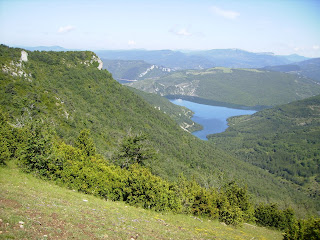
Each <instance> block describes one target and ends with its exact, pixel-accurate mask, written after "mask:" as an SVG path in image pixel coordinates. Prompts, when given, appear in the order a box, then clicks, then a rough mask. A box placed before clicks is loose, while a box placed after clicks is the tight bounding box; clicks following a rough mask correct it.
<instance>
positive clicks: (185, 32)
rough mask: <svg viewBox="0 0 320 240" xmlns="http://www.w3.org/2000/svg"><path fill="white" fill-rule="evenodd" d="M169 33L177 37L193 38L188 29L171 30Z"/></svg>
mask: <svg viewBox="0 0 320 240" xmlns="http://www.w3.org/2000/svg"><path fill="white" fill-rule="evenodd" d="M169 32H171V33H173V34H175V35H178V36H185V37H188V36H192V33H191V32H189V31H188V30H187V29H186V28H181V29H179V30H177V29H171V30H170V31H169Z"/></svg>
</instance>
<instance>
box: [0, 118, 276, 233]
mask: <svg viewBox="0 0 320 240" xmlns="http://www.w3.org/2000/svg"><path fill="white" fill-rule="evenodd" d="M0 115H1V119H2V121H1V126H3V127H2V128H1V132H8V131H9V130H10V129H11V128H13V127H11V126H10V125H9V124H8V123H7V122H6V121H5V118H4V117H2V116H3V114H2V113H1V114H0ZM20 130H21V131H23V134H21V135H20V138H16V146H17V149H18V150H17V151H15V154H14V155H13V156H12V157H11V158H17V159H18V163H19V165H20V167H22V169H24V170H25V171H27V172H30V173H34V174H36V175H37V176H40V177H43V178H47V179H52V180H54V181H56V182H57V183H59V184H62V185H64V186H67V187H68V188H71V189H75V190H78V191H81V192H84V193H87V194H93V195H95V196H98V197H102V198H104V199H110V200H116V201H125V202H127V203H128V204H131V205H135V206H139V207H143V208H147V209H152V210H155V211H172V212H178V213H187V214H193V215H196V216H206V217H209V218H219V219H220V221H223V222H225V223H227V224H232V225H239V224H241V223H243V222H244V221H254V211H253V209H254V208H253V204H252V202H251V200H250V198H249V195H248V192H247V190H246V188H242V187H239V185H238V184H237V183H235V182H231V183H229V184H227V185H225V186H224V187H222V188H221V189H220V190H218V189H214V188H210V189H206V188H203V187H201V186H200V185H199V184H198V183H196V182H195V180H194V179H193V180H191V181H190V180H187V179H186V178H185V177H184V176H183V175H181V176H180V178H179V180H178V182H175V183H172V182H168V181H166V180H164V179H161V178H160V177H158V176H155V175H153V174H152V173H151V172H150V170H149V169H147V168H145V167H143V166H141V165H139V163H138V162H132V163H131V164H129V165H127V166H126V167H124V168H121V167H120V166H116V165H114V164H112V163H110V162H108V161H107V160H105V159H104V158H103V157H102V156H101V155H99V154H96V153H95V152H94V151H93V149H95V146H94V145H93V144H92V139H91V138H90V135H89V131H87V130H84V131H81V133H80V134H79V137H78V139H77V140H76V141H75V143H76V144H75V145H76V146H71V145H68V144H66V143H64V142H63V141H61V140H60V139H59V138H57V137H56V136H55V135H53V132H52V131H51V130H50V127H47V125H46V124H45V123H43V124H42V123H36V124H31V125H29V126H25V127H24V128H22V129H20ZM129 138H130V137H128V139H129ZM131 138H132V139H136V136H132V137H131ZM8 139H10V138H8ZM128 139H125V140H124V142H125V143H124V145H125V146H127V148H132V150H135V149H137V148H136V147H137V146H140V148H141V151H144V148H143V147H142V146H141V145H140V144H142V143H139V144H138V145H135V144H133V145H126V143H127V142H128ZM5 140H7V139H5ZM129 142H131V143H132V142H134V141H129ZM88 149H89V150H88ZM129 152H131V153H132V151H129ZM136 154H137V155H136V156H139V154H140V152H136ZM136 156H134V154H133V155H131V157H132V159H135V157H136ZM9 159H10V158H9ZM260 223H261V224H262V225H267V224H264V223H263V222H260ZM275 227H278V226H275Z"/></svg>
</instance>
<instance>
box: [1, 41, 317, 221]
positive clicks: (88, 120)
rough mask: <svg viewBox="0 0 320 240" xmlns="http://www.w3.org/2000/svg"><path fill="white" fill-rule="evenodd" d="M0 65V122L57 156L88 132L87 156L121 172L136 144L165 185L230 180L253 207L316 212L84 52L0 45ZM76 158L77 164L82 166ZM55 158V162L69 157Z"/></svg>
mask: <svg viewBox="0 0 320 240" xmlns="http://www.w3.org/2000/svg"><path fill="white" fill-rule="evenodd" d="M0 62H1V69H2V70H1V71H0V77H1V82H0V84H1V88H0V96H1V97H0V103H1V109H2V112H3V113H4V115H6V116H7V120H4V122H7V123H8V124H9V125H10V126H11V127H12V128H13V129H16V130H19V129H21V130H23V131H24V128H26V131H27V132H29V134H30V133H32V131H33V130H32V129H42V130H43V131H44V133H42V130H41V131H40V132H37V131H36V132H35V134H36V136H35V137H36V139H37V138H39V136H40V138H41V136H42V134H44V135H45V136H47V135H48V133H49V132H50V131H53V132H55V134H54V135H53V136H55V137H56V138H58V139H60V140H61V141H63V142H64V143H63V144H67V145H68V147H63V146H64V145H63V144H62V143H59V144H58V146H60V147H59V148H58V149H60V150H59V151H60V152H62V153H64V154H67V153H68V151H67V150H68V149H71V150H72V149H73V147H75V149H73V150H72V151H71V150H70V151H71V152H75V153H77V152H78V150H77V148H79V146H81V144H80V145H79V141H78V142H77V138H78V136H79V134H80V133H81V132H82V130H83V129H88V130H89V131H90V132H91V136H92V139H93V140H92V143H93V144H94V145H95V146H96V152H95V154H99V156H100V155H101V156H102V158H103V159H106V161H108V162H109V163H117V160H119V159H122V160H123V161H122V162H120V163H119V162H118V163H117V164H118V165H120V166H123V167H125V166H126V164H127V163H126V161H127V158H126V156H127V155H125V154H124V153H125V152H126V151H125V150H124V149H126V146H128V145H129V146H130V145H131V143H132V144H138V149H143V150H146V152H144V153H145V154H146V155H142V159H143V164H144V166H145V167H147V168H149V169H151V172H152V174H156V175H157V176H160V177H162V179H165V180H166V181H167V180H168V181H175V180H178V179H179V174H180V173H183V174H184V176H185V177H186V178H187V179H188V180H191V179H193V178H194V179H195V181H196V182H198V183H199V184H200V185H201V186H203V187H205V188H206V189H207V188H209V187H210V186H214V187H216V188H218V189H219V188H220V187H222V186H224V185H225V184H227V183H229V182H231V181H232V180H237V181H239V182H243V185H247V186H248V190H249V192H251V193H252V197H253V198H254V201H255V202H258V201H263V202H268V201H271V202H274V201H276V202H278V204H279V205H280V206H282V207H284V206H288V205H292V206H293V207H294V208H295V209H296V210H298V212H299V214H301V215H303V214H305V213H307V212H313V213H314V212H315V211H316V204H317V202H316V201H314V199H313V198H310V196H309V195H308V194H305V192H303V191H297V184H295V183H292V182H287V181H283V180H282V179H281V178H278V177H275V176H274V175H273V174H271V173H268V172H266V171H264V170H261V169H260V168H258V167H256V166H252V165H251V164H250V163H245V162H243V161H239V160H238V159H237V158H235V157H232V156H230V155H229V154H228V153H226V152H225V151H223V150H220V148H217V147H216V146H215V144H214V143H211V142H205V141H201V140H199V139H197V138H196V137H194V136H192V135H191V134H189V133H188V132H186V131H184V130H182V129H181V128H180V127H179V126H178V124H176V123H175V122H174V121H173V120H172V119H171V118H170V117H169V116H168V115H166V114H164V113H163V112H161V111H159V110H158V109H156V108H154V106H151V105H150V104H148V103H147V102H146V101H145V100H143V99H142V98H141V97H139V96H138V95H136V94H135V93H133V92H132V91H131V90H129V89H128V88H127V87H125V86H122V85H120V84H119V83H118V82H116V81H115V80H114V79H112V77H111V74H110V73H109V72H107V71H106V70H99V69H101V62H100V59H99V58H97V57H96V55H95V54H94V53H92V52H66V53H64V52H37V51H35V52H29V51H24V50H22V49H15V48H8V47H6V46H3V45H2V46H1V48H0ZM37 126H38V127H37ZM46 129H48V130H46ZM46 131H49V132H46ZM84 133H86V131H85V132H84ZM37 134H38V135H37ZM49 135H50V134H49ZM27 136H28V135H27ZM31 136H32V134H31ZM31 139H33V138H32V137H31ZM44 140H45V139H44ZM60 140H59V141H60ZM59 141H58V142H59ZM132 141H133V142H132ZM6 144H7V143H6ZM37 144H38V143H37V142H36V143H35V145H34V146H37ZM77 144H78V145H77ZM140 144H141V145H140ZM9 145H10V144H9ZM69 146H70V147H69ZM90 146H91V145H90ZM9 150H10V151H13V150H14V149H9ZM35 151H37V148H35ZM87 151H88V152H87V153H88V154H89V153H90V152H91V150H90V149H89V150H88V149H87ZM129 153H130V152H129ZM129 153H128V152H127V154H129ZM149 153H150V154H151V155H149ZM6 154H7V152H6V153H4V156H6ZM79 154H80V153H79ZM82 154H83V153H81V154H80V155H79V156H80V159H87V158H85V157H84V156H83V155H82ZM123 154H124V155H123ZM130 154H131V153H130ZM89 155H90V154H89ZM62 156H64V155H58V158H57V159H56V160H57V161H58V160H59V159H60V160H61V161H62V160H63V159H64V158H65V157H68V156H69V155H66V156H64V157H62ZM60 157H61V158H60ZM73 157H74V156H71V159H73ZM45 159H47V158H44V159H42V160H44V161H47V160H45ZM67 159H68V158H67ZM97 159H100V157H97ZM29 160H30V159H29ZM42 160H41V161H42ZM60 160H59V161H60ZM69 160H70V159H69ZM69 160H68V161H69ZM59 161H58V163H59ZM68 161H67V162H68ZM99 161H100V160H99ZM62 162H63V161H62ZM81 164H83V163H79V165H77V166H81ZM101 168H102V169H104V166H103V165H101ZM67 169H68V168H67ZM56 170H57V169H56ZM58 170H59V169H58ZM90 171H91V170H90ZM148 171H149V170H148ZM50 174H51V173H50ZM55 174H59V171H58V173H55ZM68 174H69V173H68ZM161 181H162V180H161ZM79 187H81V186H79ZM90 191H91V190H90ZM92 191H94V188H93V190H92Z"/></svg>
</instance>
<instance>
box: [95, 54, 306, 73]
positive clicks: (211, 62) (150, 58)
mask: <svg viewBox="0 0 320 240" xmlns="http://www.w3.org/2000/svg"><path fill="white" fill-rule="evenodd" d="M95 52H96V53H97V55H98V56H99V57H100V58H103V59H109V60H111V59H112V60H115V59H116V60H143V61H145V62H147V63H150V64H156V65H161V66H165V67H169V68H173V69H176V70H178V69H204V68H211V67H230V68H262V67H265V66H276V65H284V64H290V63H293V62H296V61H303V60H307V59H308V58H306V57H303V56H299V55H288V56H279V55H274V54H273V53H253V52H247V51H244V50H240V49H213V50H205V51H190V52H186V53H184V52H180V51H172V50H154V51H147V50H103V51H95Z"/></svg>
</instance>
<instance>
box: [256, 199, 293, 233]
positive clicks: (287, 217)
mask: <svg viewBox="0 0 320 240" xmlns="http://www.w3.org/2000/svg"><path fill="white" fill-rule="evenodd" d="M255 218H256V222H257V223H258V224H260V225H262V226H269V227H275V228H278V229H281V230H285V229H288V228H290V227H291V226H292V225H293V223H294V221H295V215H294V212H293V210H292V209H291V208H287V209H285V210H280V209H278V206H277V205H276V204H260V205H259V206H258V207H257V208H256V209H255Z"/></svg>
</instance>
